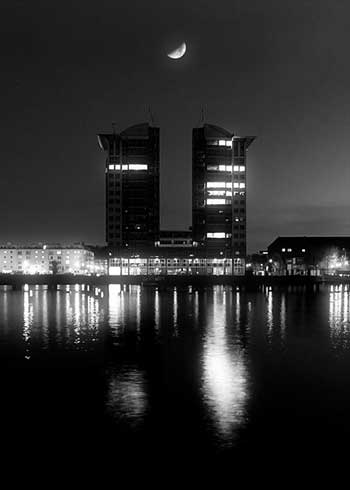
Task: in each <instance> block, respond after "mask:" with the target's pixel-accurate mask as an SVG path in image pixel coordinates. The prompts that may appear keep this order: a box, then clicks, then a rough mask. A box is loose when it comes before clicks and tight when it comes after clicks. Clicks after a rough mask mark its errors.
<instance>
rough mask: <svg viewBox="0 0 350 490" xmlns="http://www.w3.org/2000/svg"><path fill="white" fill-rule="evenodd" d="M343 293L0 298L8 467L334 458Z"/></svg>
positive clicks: (344, 335)
mask: <svg viewBox="0 0 350 490" xmlns="http://www.w3.org/2000/svg"><path fill="white" fill-rule="evenodd" d="M349 296H350V288H348V287H347V286H337V287H333V286H325V287H324V288H323V289H321V290H319V291H318V292H316V291H314V290H311V289H310V290H308V289H303V288H302V287H298V288H294V289H293V288H289V289H276V290H269V289H265V290H262V291H259V292H246V293H245V292H242V291H241V292H240V291H236V290H235V288H231V287H224V286H215V287H208V288H206V289H198V290H196V289H194V288H191V287H190V288H184V289H179V288H178V289H176V288H170V289H168V290H166V291H161V290H160V291H158V290H156V289H154V288H151V287H147V288H142V287H141V286H127V287H126V286H125V287H121V286H120V285H111V286H109V287H104V288H101V289H96V290H95V289H92V290H91V291H87V290H86V288H85V290H84V291H83V290H82V287H80V286H75V287H70V288H69V287H65V286H64V287H61V290H60V291H57V292H56V291H54V292H53V291H48V290H45V289H44V288H43V287H32V286H31V287H30V288H29V290H28V291H24V292H19V291H16V292H12V291H6V290H4V289H2V290H1V291H0V367H1V410H0V415H1V420H2V425H3V427H4V428H6V431H3V434H2V444H3V446H4V445H5V447H6V448H8V452H9V454H13V452H15V454H16V461H19V460H20V461H22V460H30V461H32V460H33V461H36V459H37V462H39V461H42V459H43V458H46V460H50V461H51V463H52V462H54V461H61V462H62V461H63V460H64V461H65V462H66V463H64V464H63V466H65V465H66V464H67V461H72V460H73V461H84V462H85V463H86V462H87V461H94V462H95V464H97V462H99V464H100V465H101V462H103V464H105V465H106V467H107V468H108V467H109V466H108V465H110V464H111V461H112V462H114V463H115V461H121V459H123V461H124V460H125V461H129V462H130V461H131V462H132V463H133V464H135V466H137V464H138V462H139V461H151V462H152V465H155V466H156V467H158V466H159V465H160V464H161V463H160V462H162V464H163V462H167V463H168V464H170V465H171V466H173V467H174V468H176V467H177V466H179V465H180V466H181V462H187V463H188V462H189V461H191V464H194V463H193V461H194V457H195V458H196V459H199V460H201V461H202V462H203V461H211V462H214V461H215V462H219V463H220V464H221V465H226V466H227V467H232V464H233V463H235V464H238V462H240V464H242V463H243V462H245V463H246V464H249V465H252V466H255V464H256V462H259V461H260V462H261V461H263V462H264V464H265V465H275V462H276V461H277V460H278V461H280V462H281V461H284V462H285V463H288V465H289V468H290V464H292V466H293V465H295V461H296V459H297V460H298V461H299V462H298V465H297V466H298V467H299V466H300V462H301V461H302V460H304V461H305V460H310V458H311V457H314V458H318V460H319V461H320V460H321V459H322V461H323V460H325V461H328V463H329V462H330V461H331V460H332V461H338V462H339V461H340V459H339V458H341V456H342V455H343V456H344V454H346V453H345V452H344V450H343V447H344V445H347V441H348V439H349V436H350V393H349V387H350V310H349V307H350V299H349ZM34 443H35V445H37V446H38V447H40V452H39V453H35V452H34V453H33V447H34V446H33V444H34ZM62 458H63V459H62ZM107 461H108V464H107ZM201 471H202V470H201Z"/></svg>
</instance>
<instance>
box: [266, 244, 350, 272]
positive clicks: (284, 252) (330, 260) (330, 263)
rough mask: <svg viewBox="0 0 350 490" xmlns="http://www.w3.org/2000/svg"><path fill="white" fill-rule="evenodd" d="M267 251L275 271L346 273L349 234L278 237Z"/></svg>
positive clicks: (349, 263)
mask: <svg viewBox="0 0 350 490" xmlns="http://www.w3.org/2000/svg"><path fill="white" fill-rule="evenodd" d="M268 253H269V259H271V260H272V263H273V270H274V273H275V274H277V275H324V274H326V275H350V237H346V236H324V237H322V236H288V237H278V238H276V240H274V241H273V242H272V243H271V244H270V245H269V247H268Z"/></svg>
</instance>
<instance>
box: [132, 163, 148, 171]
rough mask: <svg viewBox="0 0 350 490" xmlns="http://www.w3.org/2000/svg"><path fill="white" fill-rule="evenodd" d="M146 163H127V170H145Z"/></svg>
mask: <svg viewBox="0 0 350 490" xmlns="http://www.w3.org/2000/svg"><path fill="white" fill-rule="evenodd" d="M147 169H148V165H145V164H139V163H133V164H130V165H129V170H147Z"/></svg>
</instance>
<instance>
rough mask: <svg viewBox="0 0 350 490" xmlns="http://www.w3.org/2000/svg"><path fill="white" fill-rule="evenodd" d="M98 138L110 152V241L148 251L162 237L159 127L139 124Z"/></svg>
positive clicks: (132, 249)
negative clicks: (160, 233) (160, 224)
mask: <svg viewBox="0 0 350 490" xmlns="http://www.w3.org/2000/svg"><path fill="white" fill-rule="evenodd" d="M98 142H99V145H100V147H101V149H102V150H105V151H106V152H107V159H106V241H107V245H108V247H109V248H110V249H112V250H114V251H121V250H122V249H128V250H130V252H138V253H139V252H145V251H146V250H148V249H149V248H152V247H153V246H154V244H155V242H156V241H158V240H159V128H155V127H151V126H150V125H149V124H148V123H143V124H138V125H136V126H131V127H130V128H128V129H125V130H124V131H122V132H121V133H119V134H117V133H115V132H113V133H109V134H99V135H98Z"/></svg>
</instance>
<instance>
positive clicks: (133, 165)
mask: <svg viewBox="0 0 350 490" xmlns="http://www.w3.org/2000/svg"><path fill="white" fill-rule="evenodd" d="M108 170H120V165H113V164H109V165H108ZM122 170H148V165H147V164H142V163H130V164H126V165H124V164H123V165H122Z"/></svg>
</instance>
